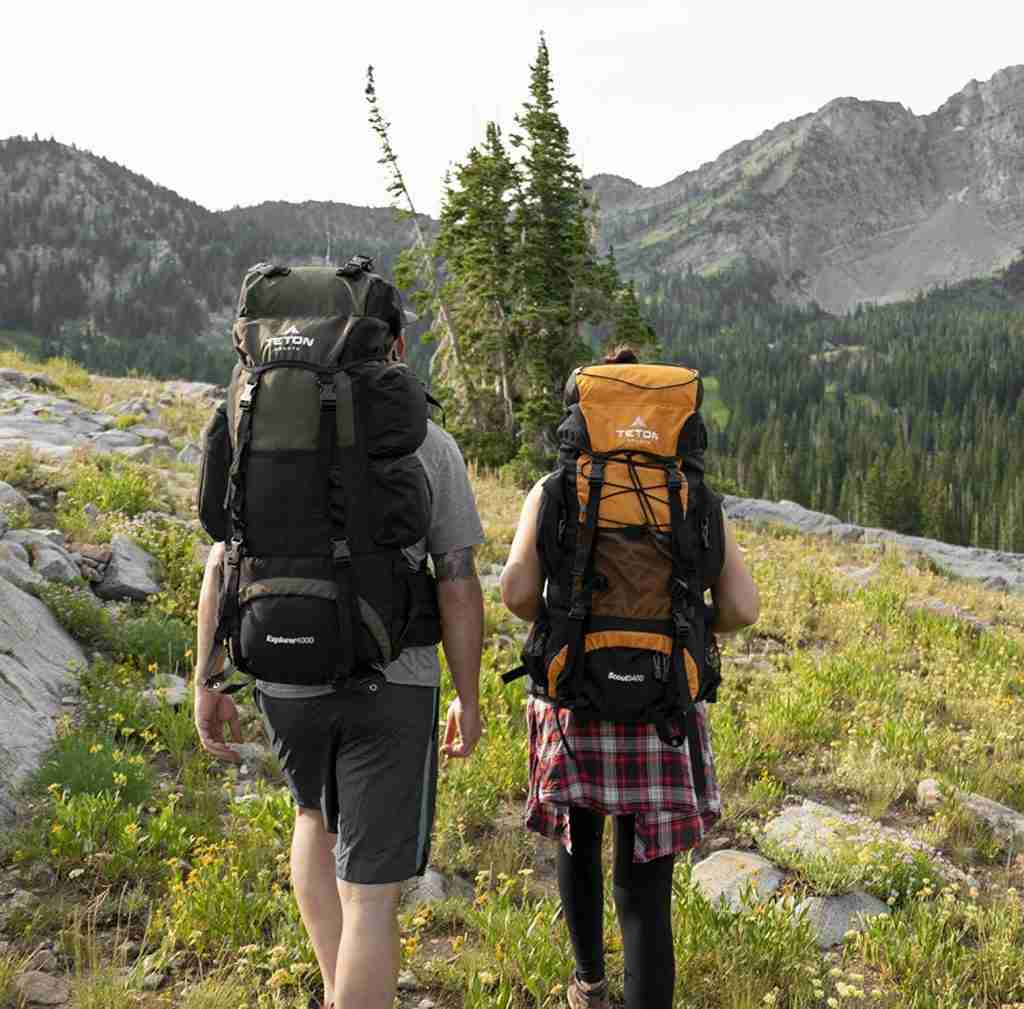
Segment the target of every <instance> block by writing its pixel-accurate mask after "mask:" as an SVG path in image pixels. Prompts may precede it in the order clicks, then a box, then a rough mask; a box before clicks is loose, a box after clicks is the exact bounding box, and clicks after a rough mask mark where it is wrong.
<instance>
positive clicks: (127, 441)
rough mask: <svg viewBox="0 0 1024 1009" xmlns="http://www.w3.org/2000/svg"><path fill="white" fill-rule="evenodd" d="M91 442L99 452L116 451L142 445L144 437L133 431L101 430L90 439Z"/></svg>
mask: <svg viewBox="0 0 1024 1009" xmlns="http://www.w3.org/2000/svg"><path fill="white" fill-rule="evenodd" d="M90 444H91V445H92V447H93V448H94V449H95V450H96V451H97V452H114V451H116V450H117V449H122V448H134V447H136V446H137V445H141V444H142V439H141V438H140V437H139V436H138V435H137V434H132V433H131V431H117V430H114V431H101V432H100V433H99V434H96V435H94V436H93V437H92V438H91V439H90Z"/></svg>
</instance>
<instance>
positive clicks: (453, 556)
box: [433, 547, 476, 582]
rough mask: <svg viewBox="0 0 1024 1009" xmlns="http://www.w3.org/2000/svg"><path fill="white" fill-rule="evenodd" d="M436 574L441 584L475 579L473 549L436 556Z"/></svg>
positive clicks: (465, 548) (467, 548) (468, 548)
mask: <svg viewBox="0 0 1024 1009" xmlns="http://www.w3.org/2000/svg"><path fill="white" fill-rule="evenodd" d="M433 559H434V573H435V575H436V576H437V580H438V581H439V582H454V581H458V579H460V578H475V577H476V563H475V561H474V560H473V548H472V547H464V548H463V549H462V550H452V551H451V552H450V553H447V554H434V555H433Z"/></svg>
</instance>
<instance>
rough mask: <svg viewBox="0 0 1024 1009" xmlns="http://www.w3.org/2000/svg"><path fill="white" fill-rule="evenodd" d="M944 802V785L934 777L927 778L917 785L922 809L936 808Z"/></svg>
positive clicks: (918, 798) (919, 803) (918, 800)
mask: <svg viewBox="0 0 1024 1009" xmlns="http://www.w3.org/2000/svg"><path fill="white" fill-rule="evenodd" d="M941 803H942V786H941V785H940V784H939V783H938V782H937V781H936V780H935V779H934V778H925V779H924V781H922V782H920V783H919V784H918V786H917V804H918V805H919V806H920V807H921V808H922V809H934V808H935V807H936V806H938V805H941Z"/></svg>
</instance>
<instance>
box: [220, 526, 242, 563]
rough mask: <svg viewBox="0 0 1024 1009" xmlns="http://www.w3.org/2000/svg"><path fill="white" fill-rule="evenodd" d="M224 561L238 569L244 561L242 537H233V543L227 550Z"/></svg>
mask: <svg viewBox="0 0 1024 1009" xmlns="http://www.w3.org/2000/svg"><path fill="white" fill-rule="evenodd" d="M224 559H225V560H226V561H227V562H228V564H229V565H230V566H231V567H233V568H237V567H238V565H239V563H240V562H241V560H242V537H241V536H239V535H237V534H236V535H234V536H232V537H231V542H230V543H229V544H228V547H227V549H226V550H225V551H224Z"/></svg>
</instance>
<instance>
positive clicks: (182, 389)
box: [164, 381, 225, 399]
mask: <svg viewBox="0 0 1024 1009" xmlns="http://www.w3.org/2000/svg"><path fill="white" fill-rule="evenodd" d="M164 391H165V392H168V393H170V394H171V395H172V396H185V397H195V398H199V399H223V398H224V391H225V390H224V386H222V385H213V384H212V383H211V382H179V381H173V382H164Z"/></svg>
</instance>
